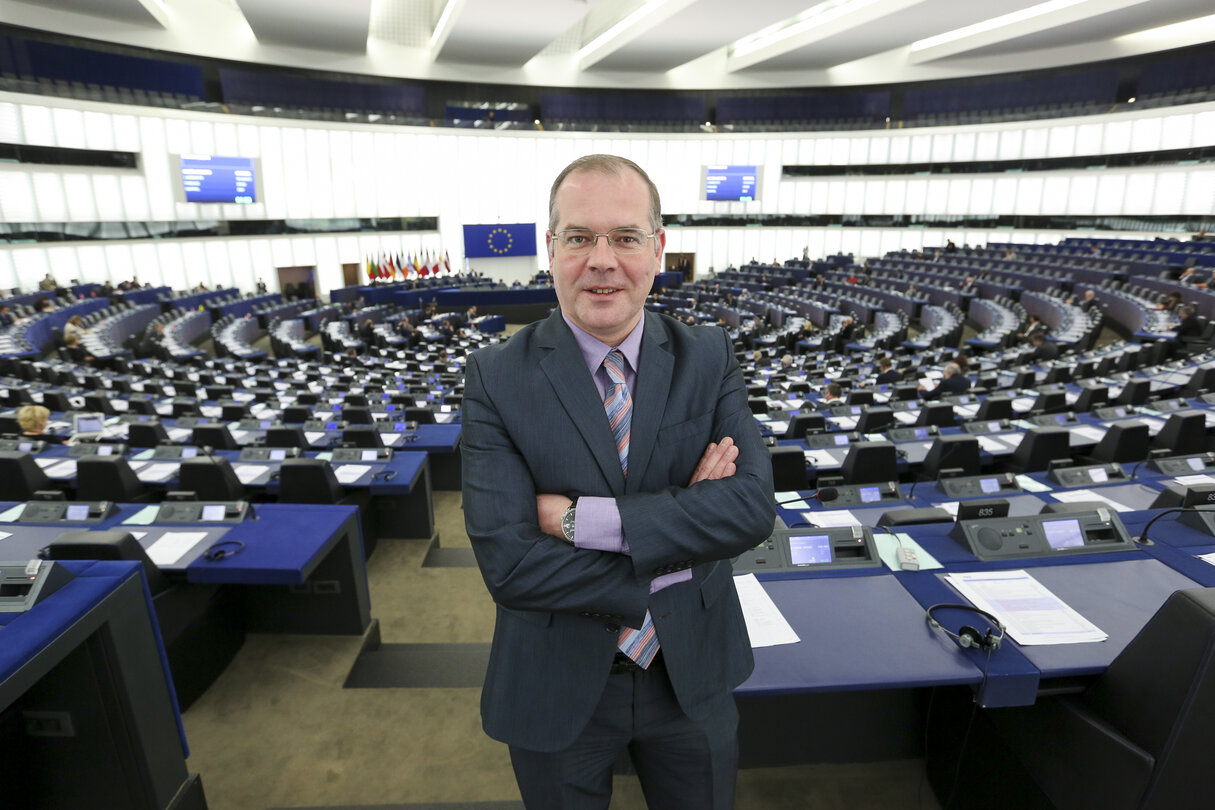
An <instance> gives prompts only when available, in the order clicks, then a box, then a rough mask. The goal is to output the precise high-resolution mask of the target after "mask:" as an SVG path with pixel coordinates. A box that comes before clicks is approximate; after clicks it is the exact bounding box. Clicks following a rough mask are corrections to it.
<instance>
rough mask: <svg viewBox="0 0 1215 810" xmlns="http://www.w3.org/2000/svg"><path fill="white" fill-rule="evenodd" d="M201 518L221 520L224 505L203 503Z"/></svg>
mask: <svg viewBox="0 0 1215 810" xmlns="http://www.w3.org/2000/svg"><path fill="white" fill-rule="evenodd" d="M202 519H203V520H223V519H224V505H223V504H222V503H208V504H204V505H203V513H202Z"/></svg>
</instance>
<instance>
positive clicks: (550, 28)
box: [439, 0, 589, 67]
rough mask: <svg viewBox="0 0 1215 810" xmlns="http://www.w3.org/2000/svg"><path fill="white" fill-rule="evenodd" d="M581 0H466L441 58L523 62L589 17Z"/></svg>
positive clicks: (468, 60) (457, 60) (506, 62)
mask: <svg viewBox="0 0 1215 810" xmlns="http://www.w3.org/2000/svg"><path fill="white" fill-rule="evenodd" d="M588 8H589V6H588V5H587V3H585V2H583V0H528V1H527V2H526V3H513V2H503V0H466V2H465V3H464V6H463V8H462V9H461V10H460V12H459V16H458V17H457V19H456V21H455V23H454V24H453V26H452V30H451V34H450V35H448V37H447V41H446V42H444V44H443V47H442V50H441V51H440V53H439V58H440V59H444V60H451V61H454V62H468V63H472V64H489V65H509V66H512V67H517V66H519V65H522V64H524V63H525V62H527V61H528V60H529V59H531V58H532V57H533V56H535V55H536V54H538V53H540V51H542V50H544V48H545V47H546V46H547V45H548V44H549V43H550V42H552V41H553V40H554V39H557V38H558V37H560V36H561V35H562V34H564V33H565V32H566V31H567V30H568V29H569V28H570V27H571V26H572V25H574V24H575V23H577V22H578V21H579V20H581V19H582V18H583V16H585V14H586V12H587V9H588Z"/></svg>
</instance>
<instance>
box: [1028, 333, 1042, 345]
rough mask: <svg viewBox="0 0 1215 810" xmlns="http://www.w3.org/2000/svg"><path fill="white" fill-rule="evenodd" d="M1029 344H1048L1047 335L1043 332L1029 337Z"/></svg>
mask: <svg viewBox="0 0 1215 810" xmlns="http://www.w3.org/2000/svg"><path fill="white" fill-rule="evenodd" d="M1029 342H1030V343H1036V344H1038V345H1041V344H1043V343H1045V342H1046V335H1044V334H1042V333H1041V332H1034V333H1033V334H1032V335H1030V336H1029Z"/></svg>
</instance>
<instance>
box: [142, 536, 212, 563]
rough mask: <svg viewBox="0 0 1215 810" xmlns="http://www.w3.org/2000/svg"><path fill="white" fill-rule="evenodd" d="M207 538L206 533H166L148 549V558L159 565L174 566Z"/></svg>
mask: <svg viewBox="0 0 1215 810" xmlns="http://www.w3.org/2000/svg"><path fill="white" fill-rule="evenodd" d="M206 536H207V533H206V532H165V533H164V534H162V535H161V536H160V537H159V539H157V541H156V542H155V543H153V544H152V545H150V546H149V547H148V556H149V557H150V558H151V559H152V562H154V563H156V564H157V565H173V564H174V563H175V562H177V561H178V560H180V559H181V558H182V556H184V555H185V553H186V552H187V551H189V550H190V549H192V548H194V547H195V546H196V545H198V544H199V543H200V542H201V541H202V540H204V539H205V538H206Z"/></svg>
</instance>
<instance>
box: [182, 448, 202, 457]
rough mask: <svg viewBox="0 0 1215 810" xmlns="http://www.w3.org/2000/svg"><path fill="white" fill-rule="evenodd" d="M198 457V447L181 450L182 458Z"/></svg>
mask: <svg viewBox="0 0 1215 810" xmlns="http://www.w3.org/2000/svg"><path fill="white" fill-rule="evenodd" d="M197 455H198V448H197V447H183V448H181V457H182V458H194V457H195V456H197Z"/></svg>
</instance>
